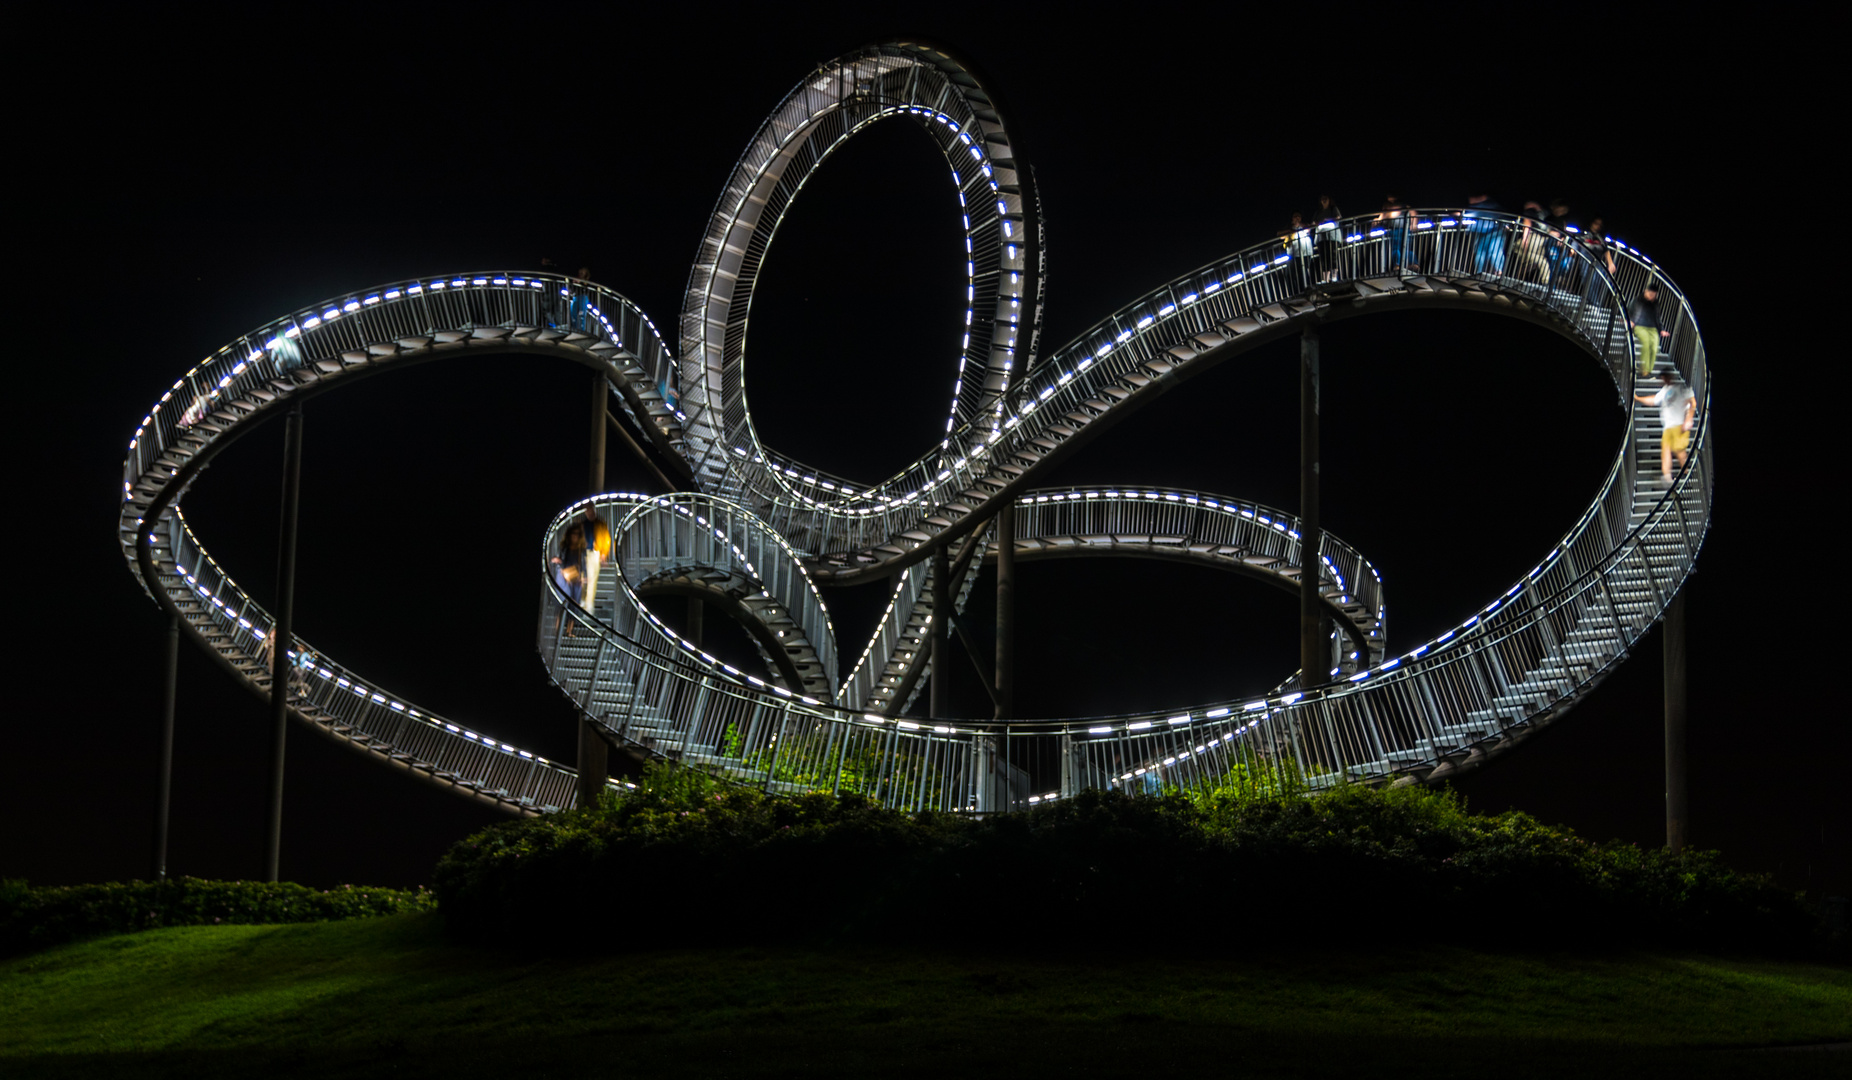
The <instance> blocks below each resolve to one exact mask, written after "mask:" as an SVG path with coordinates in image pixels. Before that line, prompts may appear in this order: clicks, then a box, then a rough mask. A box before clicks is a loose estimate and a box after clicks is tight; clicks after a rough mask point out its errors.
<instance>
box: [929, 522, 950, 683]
mask: <svg viewBox="0 0 1852 1080" xmlns="http://www.w3.org/2000/svg"><path fill="white" fill-rule="evenodd" d="M951 577H952V559H951V554H950V553H949V552H948V551H947V550H946V548H945V545H943V544H942V545H940V546H939V548H938V550H936V551H934V552H933V553H932V654H931V655H932V681H931V682H930V683H928V684H927V687H928V690H927V706H926V711H927V713H928V715H931V716H935V717H938V716H944V715H945V714H946V710H947V709H949V708H951V705H952V702H951V690H952V650H951V648H950V646H951V643H952V634H951V630H952V587H951V586H952V582H951Z"/></svg>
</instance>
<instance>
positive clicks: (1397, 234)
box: [1376, 195, 1418, 270]
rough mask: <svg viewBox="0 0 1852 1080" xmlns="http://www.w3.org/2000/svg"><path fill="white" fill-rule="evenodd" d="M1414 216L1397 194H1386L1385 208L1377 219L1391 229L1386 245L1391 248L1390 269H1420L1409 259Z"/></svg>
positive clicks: (1384, 199)
mask: <svg viewBox="0 0 1852 1080" xmlns="http://www.w3.org/2000/svg"><path fill="white" fill-rule="evenodd" d="M1414 216H1415V215H1414V213H1413V212H1412V211H1410V210H1409V208H1408V207H1407V206H1405V205H1404V204H1403V203H1402V200H1401V199H1400V198H1398V197H1397V196H1395V195H1387V196H1384V198H1383V208H1382V210H1381V212H1379V213H1378V214H1377V215H1376V221H1377V223H1379V224H1381V225H1382V226H1383V227H1384V228H1386V229H1388V230H1389V236H1388V237H1387V245H1386V246H1387V247H1388V249H1389V269H1390V270H1403V269H1407V270H1414V269H1418V267H1416V265H1415V264H1414V263H1413V262H1412V261H1410V259H1409V256H1411V255H1412V254H1413V252H1411V251H1410V250H1409V247H1408V230H1409V227H1410V226H1411V225H1413V224H1414Z"/></svg>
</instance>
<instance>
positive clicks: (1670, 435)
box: [1633, 368, 1698, 483]
mask: <svg viewBox="0 0 1852 1080" xmlns="http://www.w3.org/2000/svg"><path fill="white" fill-rule="evenodd" d="M1674 374H1675V373H1674V372H1673V371H1672V369H1671V368H1667V369H1665V370H1664V371H1661V372H1660V373H1659V383H1660V386H1659V392H1658V393H1657V394H1653V395H1651V396H1648V397H1641V396H1640V395H1638V394H1635V395H1633V400H1635V401H1637V402H1639V403H1640V404H1642V405H1657V406H1659V426H1660V427H1661V428H1663V429H1664V430H1663V431H1662V432H1661V433H1660V436H1659V472H1660V475H1662V476H1664V477H1665V479H1666V482H1667V483H1671V481H1672V455H1673V454H1677V455H1678V467H1679V468H1680V469H1683V468H1684V467H1685V459H1686V458H1687V457H1688V456H1689V450H1690V447H1691V425H1692V422H1693V421H1695V420H1696V419H1697V417H1698V399H1697V398H1695V397H1692V396H1691V388H1690V387H1688V386H1680V385H1678V384H1677V383H1675V382H1674V381H1673V376H1674Z"/></svg>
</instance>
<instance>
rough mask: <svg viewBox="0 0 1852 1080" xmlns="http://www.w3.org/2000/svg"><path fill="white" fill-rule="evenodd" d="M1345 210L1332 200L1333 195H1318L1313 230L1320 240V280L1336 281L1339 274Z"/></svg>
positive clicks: (1318, 240) (1313, 216)
mask: <svg viewBox="0 0 1852 1080" xmlns="http://www.w3.org/2000/svg"><path fill="white" fill-rule="evenodd" d="M1343 217H1344V211H1342V210H1339V209H1338V204H1337V203H1335V202H1332V201H1331V196H1329V195H1320V196H1319V197H1318V209H1317V210H1316V211H1314V212H1313V214H1312V221H1313V226H1312V232H1313V235H1314V237H1315V238H1316V240H1317V242H1318V262H1319V272H1318V280H1320V281H1336V280H1337V279H1338V275H1339V267H1338V259H1339V256H1340V254H1341V253H1342V252H1343V250H1344V249H1343V240H1344V228H1343V225H1342V219H1343Z"/></svg>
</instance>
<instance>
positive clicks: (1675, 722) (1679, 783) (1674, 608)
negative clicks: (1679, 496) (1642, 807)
mask: <svg viewBox="0 0 1852 1080" xmlns="http://www.w3.org/2000/svg"><path fill="white" fill-rule="evenodd" d="M1660 632H1661V633H1663V634H1664V635H1665V698H1666V848H1667V849H1668V850H1669V851H1671V852H1672V854H1674V855H1677V854H1678V853H1679V852H1681V851H1683V850H1685V839H1686V837H1685V824H1686V817H1685V814H1686V806H1685V718H1686V708H1685V706H1686V697H1685V592H1684V590H1683V589H1680V590H1679V591H1678V592H1677V593H1675V594H1673V596H1672V602H1671V603H1670V604H1668V605H1666V613H1665V616H1664V618H1662V619H1661V620H1660Z"/></svg>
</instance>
